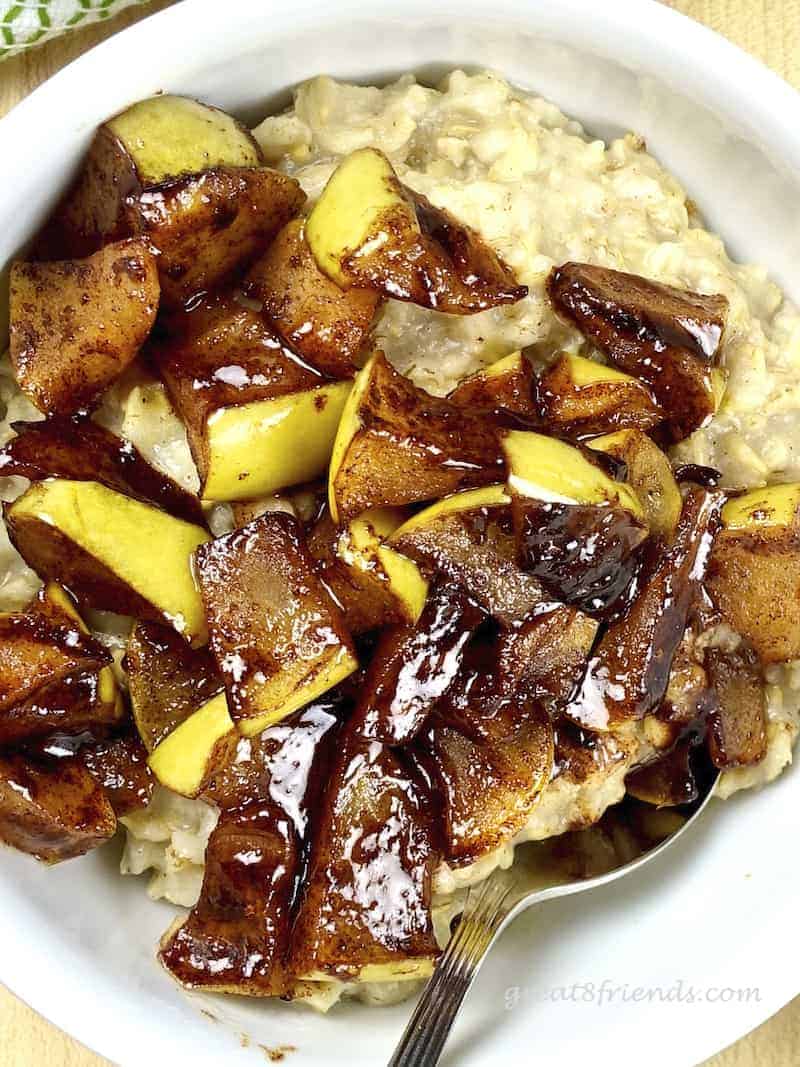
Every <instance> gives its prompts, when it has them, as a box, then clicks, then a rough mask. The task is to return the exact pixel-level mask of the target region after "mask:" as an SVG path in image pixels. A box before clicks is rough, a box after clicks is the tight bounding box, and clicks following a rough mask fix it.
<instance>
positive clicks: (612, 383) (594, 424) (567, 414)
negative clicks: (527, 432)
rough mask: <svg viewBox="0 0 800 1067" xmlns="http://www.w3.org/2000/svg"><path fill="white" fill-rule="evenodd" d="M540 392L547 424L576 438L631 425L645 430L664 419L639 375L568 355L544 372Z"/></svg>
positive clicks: (550, 427) (539, 383)
mask: <svg viewBox="0 0 800 1067" xmlns="http://www.w3.org/2000/svg"><path fill="white" fill-rule="evenodd" d="M537 394H538V399H539V405H540V407H541V412H542V416H543V418H544V419H545V421H546V423H547V426H548V428H549V429H552V430H554V431H555V432H560V433H563V434H565V435H566V436H568V437H573V438H574V437H587V436H590V435H591V434H596V433H607V432H609V431H610V430H619V429H624V428H626V427H634V428H635V429H637V430H645V431H646V430H650V429H652V428H653V427H654V426H657V425H658V423H659V422H661V421H662V420H663V418H664V412H663V411H662V410H661V409H660V407H659V406H658V404H656V402H655V400H653V398H652V397H651V395H650V393H649V392H648V390H647V389H646V388H645V386H643V385H642V383H641V382H640V381H638V380H637V379H636V378H632V377H631V376H630V375H629V374H624V373H623V372H622V371H620V370H617V369H616V367H606V366H604V365H603V364H602V363H598V362H596V361H595V360H593V359H585V358H584V357H583V356H576V355H571V354H569V353H564V354H563V355H561V356H559V358H558V359H557V360H556V361H555V363H553V364H552V366H550V367H549V368H548V369H547V371H545V373H544V374H543V375H542V376H541V378H540V379H539V382H538V389H537Z"/></svg>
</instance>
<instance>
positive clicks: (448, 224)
mask: <svg viewBox="0 0 800 1067" xmlns="http://www.w3.org/2000/svg"><path fill="white" fill-rule="evenodd" d="M306 239H307V241H308V245H309V247H310V249H311V252H312V254H313V255H314V258H315V259H316V261H317V264H318V265H319V268H320V270H321V271H323V272H324V273H325V274H327V275H328V277H329V278H331V279H332V280H333V281H334V282H336V284H337V285H339V286H341V287H342V288H343V289H348V288H350V287H351V286H355V287H362V288H366V289H371V290H374V291H376V292H378V293H381V294H382V295H384V296H387V297H392V298H394V299H396V300H408V301H411V302H412V303H414V304H419V305H420V306H421V307H427V308H436V309H437V310H439V311H443V312H448V313H450V314H455V315H470V314H473V313H475V312H477V311H483V310H484V309H486V308H490V307H497V306H498V305H500V304H509V303H513V302H514V301H515V300H520V299H521V298H522V297H524V296H526V295H527V293H528V289H527V287H526V286H524V285H519V284H517V279H516V278H515V276H514V273H513V272H512V271H511V270H510V269H509V268H508V267H507V266H506V264H505V263H503V261H502V260H501V259H500V257H499V256H498V255H497V254H496V252H495V251H494V249H492V248H491V247H490V246H489V245H488V244H487V243H486V242H485V241H484V240H483V238H482V237H481V236H480V235H479V234H478V233H476V232H475V231H474V230H472V229H470V227H468V226H465V225H463V224H462V223H460V222H459V221H458V220H457V219H456V218H454V217H453V216H452V215H450V214H449V213H448V212H447V211H444V210H443V209H442V208H437V207H435V206H434V205H433V204H432V203H431V202H430V201H429V200H427V199H426V197H424V196H422V195H421V194H420V193H416V192H414V190H413V189H408V188H406V187H404V186H403V185H401V183H400V182H399V180H398V178H397V175H396V174H395V172H394V169H393V167H392V165H391V163H390V162H389V160H388V159H387V158H386V156H385V155H383V153H382V152H379V151H378V150H377V149H375V148H362V149H359V150H357V151H355V152H353V153H352V154H351V155H349V156H348V157H347V158H346V159H344V160H343V161H342V162H341V163H340V164H339V166H338V167H337V168H336V170H335V171H334V172H333V174H332V175H331V178H330V179H329V181H328V184H327V185H326V186H325V188H324V190H323V191H322V195H321V196H320V198H319V200H318V201H317V203H316V205H315V206H314V208H313V209H312V211H311V214H310V215H309V217H308V220H307V222H306Z"/></svg>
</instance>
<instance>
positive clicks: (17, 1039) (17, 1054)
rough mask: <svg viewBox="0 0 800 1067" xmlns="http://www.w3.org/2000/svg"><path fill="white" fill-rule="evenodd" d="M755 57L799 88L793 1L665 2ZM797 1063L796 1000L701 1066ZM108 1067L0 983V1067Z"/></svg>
mask: <svg viewBox="0 0 800 1067" xmlns="http://www.w3.org/2000/svg"><path fill="white" fill-rule="evenodd" d="M174 2H176V0H152V2H150V3H148V4H146V5H145V6H144V7H143V8H139V9H136V8H134V9H133V10H130V9H129V10H128V11H126V12H123V13H122V14H121V15H119V16H117V17H116V18H114V19H111V20H109V21H108V22H104V23H101V24H99V25H96V26H91V27H88V28H86V29H83V30H76V31H73V33H72V34H70V35H68V36H66V37H64V38H61V39H58V40H55V41H52V42H50V43H49V44H47V45H44V46H43V47H41V48H37V49H33V50H32V51H31V52H30V53H28V54H25V55H21V56H15V57H13V58H11V59H7V60H5V61H3V62H0V115H3V114H5V112H6V111H8V110H9V109H10V108H11V107H13V106H14V104H15V103H16V102H17V101H18V100H20V99H21V98H22V97H23V96H25V94H26V93H28V92H30V91H31V90H32V89H33V88H35V87H36V86H37V85H38V84H39V83H40V82H42V81H44V80H45V78H48V77H49V76H50V75H51V74H53V73H54V72H55V71H57V70H58V69H59V68H61V67H63V66H64V65H65V64H67V63H69V62H70V60H72V59H75V58H76V57H77V56H78V55H80V54H81V53H82V52H85V51H86V50H87V49H88V48H91V47H92V45H94V44H97V43H98V42H99V41H101V40H103V38H105V37H108V36H110V34H112V33H114V32H116V31H117V30H119V29H122V28H123V27H125V26H129V25H130V24H131V23H133V22H136V21H138V19H140V18H143V17H144V16H145V15H147V14H150V13H151V12H153V11H159V10H161V9H162V8H164V7H168V6H169V5H170V4H171V3H174ZM665 2H666V3H668V4H669V6H671V7H675V8H677V9H678V10H679V11H682V12H684V14H687V15H691V16H692V17H693V18H696V19H699V20H700V21H701V22H705V23H706V24H707V25H709V26H712V27H713V28H714V29H715V30H717V31H719V32H720V33H723V34H725V35H726V36H727V37H729V38H730V39H731V40H733V41H735V42H736V43H737V44H738V45H740V46H741V47H742V48H745V49H746V50H747V51H749V52H751V53H752V54H753V55H756V56H758V57H759V59H761V60H763V61H764V62H765V63H767V64H768V65H769V66H771V67H772V68H773V69H774V70H776V71H777V72H778V73H779V74H781V75H782V76H783V77H784V78H786V79H787V80H788V81H790V82H791V83H792V84H793V85H795V86H796V87H797V88H800V0H665ZM797 1063H800V997H798V998H797V1000H795V1001H793V1002H792V1003H791V1004H789V1005H788V1006H787V1007H786V1008H784V1009H783V1011H781V1012H779V1013H778V1014H777V1015H776V1016H774V1017H773V1018H772V1019H770V1020H769V1021H768V1022H766V1023H764V1024H763V1026H761V1027H759V1028H758V1029H757V1030H755V1031H753V1033H751V1034H749V1035H748V1036H747V1037H745V1038H743V1039H742V1040H741V1041H739V1042H738V1043H737V1044H736V1045H734V1046H732V1047H731V1048H729V1049H727V1050H726V1051H725V1052H722V1053H720V1054H719V1055H718V1056H714V1057H713V1059H711V1060H708V1061H707V1063H706V1064H705V1065H704V1067H792V1065H794V1064H797ZM45 1064H46V1065H47V1067H108V1061H107V1060H104V1059H103V1058H102V1057H100V1056H97V1055H95V1054H94V1053H92V1052H89V1051H88V1050H86V1049H85V1048H83V1046H82V1045H79V1044H78V1042H77V1041H73V1040H72V1038H70V1037H67V1036H66V1035H65V1034H63V1033H62V1032H61V1031H60V1030H57V1029H56V1028H55V1027H54V1026H52V1025H51V1024H50V1023H48V1022H46V1021H45V1020H44V1019H42V1018H41V1016H39V1015H37V1014H36V1013H35V1012H33V1011H31V1010H30V1008H28V1007H27V1006H26V1005H24V1004H23V1003H22V1002H21V1001H19V1000H17V998H16V997H14V996H12V995H11V993H9V992H8V991H7V990H6V989H4V988H3V987H2V986H0V1067H41V1065H45Z"/></svg>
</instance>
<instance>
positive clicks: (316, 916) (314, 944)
mask: <svg viewBox="0 0 800 1067" xmlns="http://www.w3.org/2000/svg"><path fill="white" fill-rule="evenodd" d="M430 809H431V798H430V797H429V796H428V793H427V790H426V789H424V788H423V786H422V784H421V782H418V781H417V778H416V776H415V775H414V774H412V771H411V770H410V769H409V764H408V763H407V761H406V759H405V758H404V756H403V754H402V753H393V752H392V751H391V749H389V748H387V747H386V746H384V745H381V744H379V743H378V742H375V741H360V740H359V739H358V738H356V737H354V736H353V734H352V732H349V733H348V734H347V736H346V737H345V738H344V740H343V742H342V744H341V747H340V750H339V753H338V756H337V760H336V764H335V766H334V768H333V771H332V773H331V775H330V778H329V780H328V783H327V788H326V791H325V795H324V797H323V798H322V803H321V805H320V807H319V817H318V818H317V819H316V822H315V826H314V833H313V843H312V848H311V855H310V860H309V868H308V875H307V880H306V885H305V892H304V896H303V898H302V903H301V905H300V911H299V914H298V917H297V921H296V922H295V926H294V930H293V932H292V950H293V951H292V964H293V971H294V973H295V975H296V976H297V977H298V978H311V979H325V978H331V977H339V978H347V977H351V978H359V979H361V980H362V981H372V980H380V979H389V978H391V979H395V980H399V979H402V978H418V977H422V976H425V975H427V974H430V972H431V970H432V968H433V962H434V959H435V957H436V955H437V954H438V948H437V945H436V940H435V938H434V936H433V928H432V923H431V914H430V902H431V877H432V873H433V867H434V864H435V861H436V858H437V857H436V854H435V851H434V837H433V827H432V818H431V810H430ZM398 887H402V888H401V889H400V890H399V891H398ZM387 894H388V895H387Z"/></svg>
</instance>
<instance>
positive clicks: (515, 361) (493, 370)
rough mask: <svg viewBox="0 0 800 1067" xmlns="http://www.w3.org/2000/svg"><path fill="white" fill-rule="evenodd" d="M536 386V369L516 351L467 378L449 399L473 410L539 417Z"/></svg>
mask: <svg viewBox="0 0 800 1067" xmlns="http://www.w3.org/2000/svg"><path fill="white" fill-rule="evenodd" d="M533 387H534V374H533V368H532V367H531V365H530V363H529V362H528V360H527V359H526V358H525V357H524V356H523V354H522V353H521V352H512V353H511V355H510V356H504V357H503V358H502V359H498V360H496V361H495V362H494V363H490V364H489V365H488V367H484V368H483V370H480V371H478V372H477V373H475V374H471V375H470V376H469V377H468V378H464V380H463V381H461V382H459V383H458V385H457V386H456V387H455V389H453V391H452V392H451V393H450V395H449V397H448V399H450V400H453V401H455V403H457V404H463V405H464V406H465V407H470V408H473V409H480V408H483V409H492V408H502V409H504V410H505V411H511V412H514V414H516V415H523V416H535V415H537V414H538V408H537V406H536V403H535V401H534V398H533Z"/></svg>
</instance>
